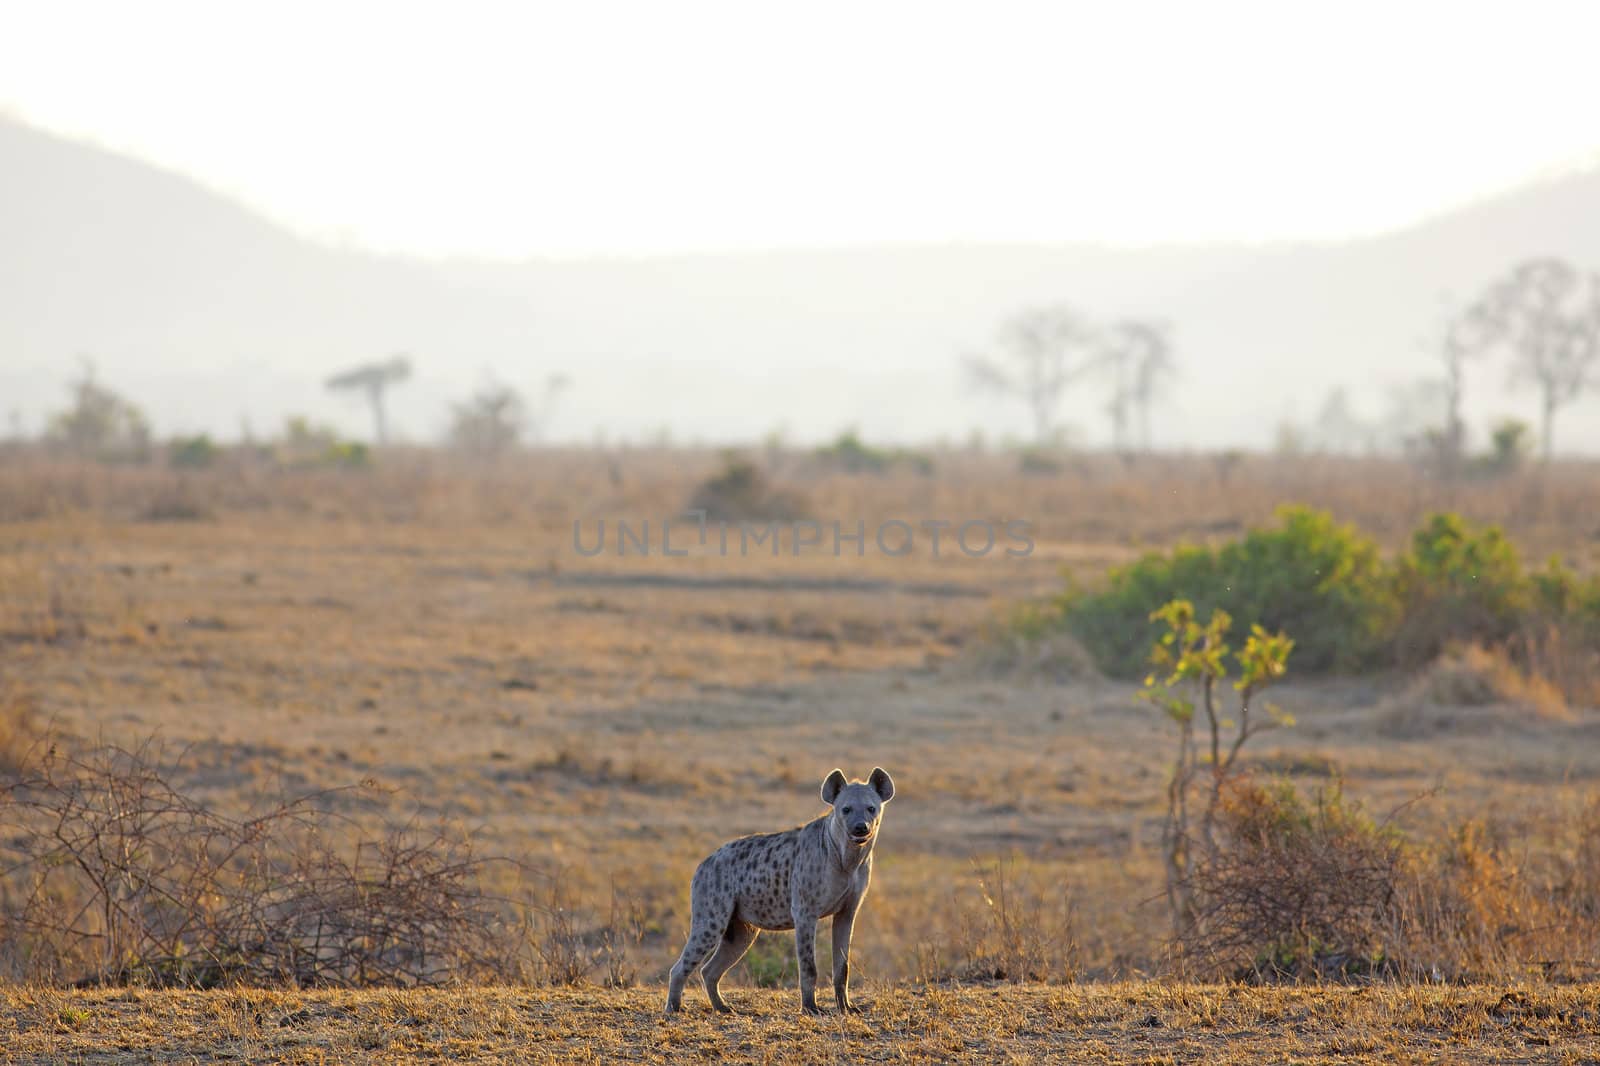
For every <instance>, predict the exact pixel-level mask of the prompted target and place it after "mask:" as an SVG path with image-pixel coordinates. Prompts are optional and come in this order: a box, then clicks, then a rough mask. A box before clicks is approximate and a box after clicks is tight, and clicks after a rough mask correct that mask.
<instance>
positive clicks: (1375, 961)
mask: <svg viewBox="0 0 1600 1066" xmlns="http://www.w3.org/2000/svg"><path fill="white" fill-rule="evenodd" d="M1420 798H1425V797H1419V799H1420ZM1415 802H1417V800H1412V801H1409V802H1408V803H1407V804H1405V805H1402V807H1401V808H1397V809H1396V810H1395V811H1393V812H1391V813H1390V814H1389V815H1388V816H1387V817H1386V818H1384V819H1383V820H1382V821H1374V820H1373V819H1371V818H1369V817H1368V816H1367V815H1366V814H1364V813H1363V812H1362V811H1361V809H1360V808H1359V807H1358V806H1357V805H1355V804H1353V803H1350V802H1349V801H1347V800H1346V799H1345V798H1344V796H1343V794H1342V792H1341V791H1340V789H1339V788H1338V786H1337V785H1334V786H1332V787H1329V788H1326V789H1323V790H1321V791H1319V792H1318V793H1316V794H1315V795H1313V796H1311V797H1309V798H1308V799H1302V798H1301V797H1300V796H1299V795H1298V794H1297V793H1296V792H1295V791H1294V789H1293V787H1292V786H1291V785H1290V784H1288V783H1287V782H1281V781H1280V782H1277V783H1275V784H1272V785H1262V784H1259V783H1256V782H1252V781H1249V780H1243V781H1236V782H1233V783H1231V784H1230V785H1229V787H1228V789H1227V791H1226V793H1225V799H1224V803H1223V806H1222V808H1221V811H1220V817H1219V821H1218V828H1219V831H1220V832H1219V843H1220V846H1219V847H1218V849H1217V850H1216V852H1215V853H1213V854H1212V856H1211V857H1210V858H1209V859H1208V860H1207V861H1206V862H1204V863H1202V864H1200V865H1198V866H1197V867H1196V870H1195V872H1194V874H1193V877H1192V879H1191V882H1190V885H1189V889H1190V893H1191V897H1192V898H1193V899H1194V900H1195V901H1196V911H1195V921H1194V922H1193V923H1192V924H1191V925H1189V926H1187V927H1185V928H1184V929H1182V930H1180V931H1179V932H1178V934H1177V935H1176V937H1175V938H1174V947H1175V948H1176V949H1177V951H1178V957H1177V959H1176V960H1175V961H1176V962H1177V964H1178V965H1179V966H1180V967H1181V968H1186V969H1188V970H1190V971H1192V972H1199V973H1210V974H1222V975H1228V976H1231V977H1233V978H1235V979H1243V980H1251V981H1257V982H1261V981H1268V982H1276V981H1283V980H1290V981H1303V980H1310V981H1319V980H1329V979H1336V980H1348V979H1352V978H1355V979H1371V978H1391V979H1402V980H1415V981H1428V982H1446V981H1448V982H1470V981H1483V980H1504V979H1518V978H1521V979H1526V978H1529V977H1540V978H1544V979H1549V980H1585V979H1592V978H1593V977H1594V976H1595V975H1596V974H1600V921H1597V918H1600V798H1593V799H1591V800H1590V801H1589V802H1588V803H1587V805H1586V806H1584V807H1582V808H1581V809H1578V810H1576V811H1570V812H1569V811H1554V812H1551V813H1548V814H1546V815H1543V816H1541V817H1540V818H1539V819H1538V820H1537V823H1536V824H1530V825H1523V826H1516V827H1508V826H1495V825H1491V824H1489V823H1485V822H1482V821H1470V822H1466V823H1463V824H1461V825H1457V826H1455V827H1454V828H1453V829H1452V830H1451V831H1450V832H1449V833H1448V835H1447V836H1446V837H1445V838H1444V839H1443V840H1442V841H1437V842H1432V843H1415V842H1412V841H1410V840H1408V839H1406V837H1405V836H1404V835H1402V834H1401V833H1400V831H1399V830H1398V828H1397V827H1396V819H1397V816H1398V815H1399V813H1400V811H1401V810H1403V809H1404V807H1405V806H1409V805H1410V803H1415ZM1536 837H1537V838H1539V839H1537V840H1535V839H1534V838H1536ZM1513 840H1514V841H1516V842H1517V845H1518V846H1520V848H1521V850H1522V854H1521V855H1518V854H1516V852H1515V850H1514V848H1513V846H1512V843H1511V841H1513Z"/></svg>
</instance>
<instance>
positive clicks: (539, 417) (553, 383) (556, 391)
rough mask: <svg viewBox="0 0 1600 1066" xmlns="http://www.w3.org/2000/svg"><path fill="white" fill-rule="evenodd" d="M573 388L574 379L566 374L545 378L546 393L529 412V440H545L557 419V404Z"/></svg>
mask: <svg viewBox="0 0 1600 1066" xmlns="http://www.w3.org/2000/svg"><path fill="white" fill-rule="evenodd" d="M571 387H572V379H571V378H569V377H567V375H565V374H551V375H550V376H549V377H547V378H545V380H544V392H543V393H541V394H540V396H539V400H538V402H537V403H536V404H534V405H533V406H532V407H531V408H530V409H529V410H528V411H527V421H526V435H527V437H528V439H529V440H531V441H535V442H537V441H540V440H543V439H544V433H545V429H546V427H547V426H549V424H550V420H551V419H553V418H554V417H555V413H556V402H557V401H558V400H560V399H561V394H562V393H564V392H566V391H567V390H568V389H569V388H571Z"/></svg>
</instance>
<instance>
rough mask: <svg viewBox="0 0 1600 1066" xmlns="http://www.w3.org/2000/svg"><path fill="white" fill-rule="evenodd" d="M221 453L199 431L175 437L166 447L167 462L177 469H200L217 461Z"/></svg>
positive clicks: (208, 438) (220, 450) (209, 439)
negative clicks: (190, 434)
mask: <svg viewBox="0 0 1600 1066" xmlns="http://www.w3.org/2000/svg"><path fill="white" fill-rule="evenodd" d="M221 454H222V449H220V448H218V447H217V446H216V444H215V443H213V442H212V440H211V438H210V437H208V436H207V435H206V434H204V433H201V434H199V435H198V436H194V437H177V438H175V439H174V440H173V442H172V444H171V445H170V446H169V447H168V448H167V462H168V464H169V465H171V466H172V467H174V468H175V469H178V470H202V469H204V468H206V467H208V466H210V465H211V464H212V463H214V462H216V461H217V456H219V455H221Z"/></svg>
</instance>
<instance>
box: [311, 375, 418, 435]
mask: <svg viewBox="0 0 1600 1066" xmlns="http://www.w3.org/2000/svg"><path fill="white" fill-rule="evenodd" d="M409 377H411V357H410V356H408V355H403V354H402V355H396V356H394V357H393V358H391V359H386V360H384V361H383V362H380V363H366V364H363V365H361V366H358V367H354V368H352V369H350V370H346V371H344V372H343V373H339V374H335V375H334V376H333V377H331V378H329V379H328V380H327V382H326V383H325V384H326V386H327V387H328V388H329V389H333V390H334V391H356V392H362V393H365V394H366V397H367V403H368V404H369V405H370V406H371V408H372V433H373V440H374V441H375V442H376V443H378V444H387V443H389V420H388V414H387V412H386V410H385V409H384V404H383V397H384V393H385V392H386V391H387V390H388V389H389V387H390V386H391V385H398V384H399V383H400V382H402V381H405V380H406V379H407V378H409Z"/></svg>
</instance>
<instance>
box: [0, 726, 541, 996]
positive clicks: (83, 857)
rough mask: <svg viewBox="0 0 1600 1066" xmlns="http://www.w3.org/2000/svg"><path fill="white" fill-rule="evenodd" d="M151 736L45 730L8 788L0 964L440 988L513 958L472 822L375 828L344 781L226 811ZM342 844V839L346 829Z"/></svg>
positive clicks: (1, 823)
mask: <svg viewBox="0 0 1600 1066" xmlns="http://www.w3.org/2000/svg"><path fill="white" fill-rule="evenodd" d="M159 755H160V753H159V751H157V750H156V749H155V748H154V747H153V745H152V744H151V743H150V742H146V743H145V744H143V745H141V746H140V747H137V748H135V749H133V750H127V749H123V748H119V747H114V746H105V747H101V748H95V749H91V750H88V751H86V752H83V753H77V752H72V751H67V750H64V749H63V748H62V747H61V746H60V745H59V744H55V743H52V744H51V745H49V747H48V749H47V750H45V751H43V752H42V753H41V755H40V756H39V757H38V758H36V759H33V760H31V761H30V764H29V766H28V767H27V769H26V770H24V771H23V773H22V774H21V775H20V776H19V777H18V778H17V779H16V780H14V781H12V782H11V783H9V784H8V785H6V786H5V787H4V789H3V790H0V832H3V837H0V856H4V860H3V861H4V869H3V870H0V932H3V936H0V944H3V948H0V952H3V954H0V967H3V968H4V969H5V970H8V971H10V973H11V974H12V975H13V976H17V977H27V978H43V979H46V980H52V981H69V982H71V983H74V984H78V985H94V984H106V983H146V984H155V985H176V986H182V987H210V986H216V985H221V984H238V983H250V984H267V985H278V984H291V985H334V986H358V985H375V984H384V985H432V984H439V983H443V982H445V981H452V980H459V979H471V978H474V977H490V976H499V975H503V974H505V973H506V972H508V970H509V969H510V968H511V967H510V965H509V960H508V959H507V958H506V956H505V949H504V945H505V944H506V943H507V942H508V941H509V940H510V939H511V938H508V937H506V936H505V935H504V927H505V925H506V924H507V921H508V917H509V915H510V914H511V913H512V912H511V908H509V907H508V906H506V901H503V900H500V899H497V898H495V897H492V896H490V895H488V894H486V893H485V892H484V891H483V890H482V889H481V888H480V887H479V885H480V881H481V875H482V873H483V871H484V868H485V867H486V866H487V865H488V864H490V863H492V862H499V861H506V860H498V859H492V858H483V857H479V856H476V855H475V854H474V853H473V849H472V840H471V838H470V836H469V835H467V834H464V833H460V832H455V831H452V830H449V829H447V828H444V827H439V828H425V827H423V826H422V824H421V823H420V821H419V820H418V819H417V818H413V819H412V820H410V821H409V822H406V823H404V824H393V823H391V824H388V825H386V826H385V827H384V828H383V830H382V831H381V832H380V833H378V834H370V833H365V832H363V831H362V830H361V829H360V828H359V827H358V826H356V825H355V824H354V822H353V821H352V820H351V819H349V818H347V817H343V816H340V815H337V814H335V813H333V812H332V811H331V810H330V809H329V801H330V800H332V799H334V798H335V797H337V796H339V795H341V794H348V793H351V792H356V791H366V790H371V789H373V788H375V787H376V786H374V785H372V784H370V783H368V784H366V785H363V786H359V787H357V788H345V789H334V790H328V791H323V792H315V793H310V794H307V795H302V796H298V797H295V798H292V799H287V800H284V801H282V802H279V803H277V804H276V805H274V806H271V807H270V808H268V809H267V810H265V811H264V812H261V813H258V814H254V815H252V816H250V817H247V818H242V819H235V818H229V817H226V816H224V815H222V814H220V813H218V812H217V811H215V810H212V809H210V808H208V807H207V806H205V805H204V804H202V803H201V802H199V801H197V800H196V799H194V798H193V797H191V796H188V795H185V794H184V793H183V792H181V791H179V790H178V789H177V788H176V787H174V786H173V785H172V784H171V782H170V781H169V780H168V779H167V778H166V777H165V776H163V773H162V771H161V769H160V766H159ZM341 838H342V839H344V840H347V841H348V843H345V844H343V845H341V843H340V839H341Z"/></svg>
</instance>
